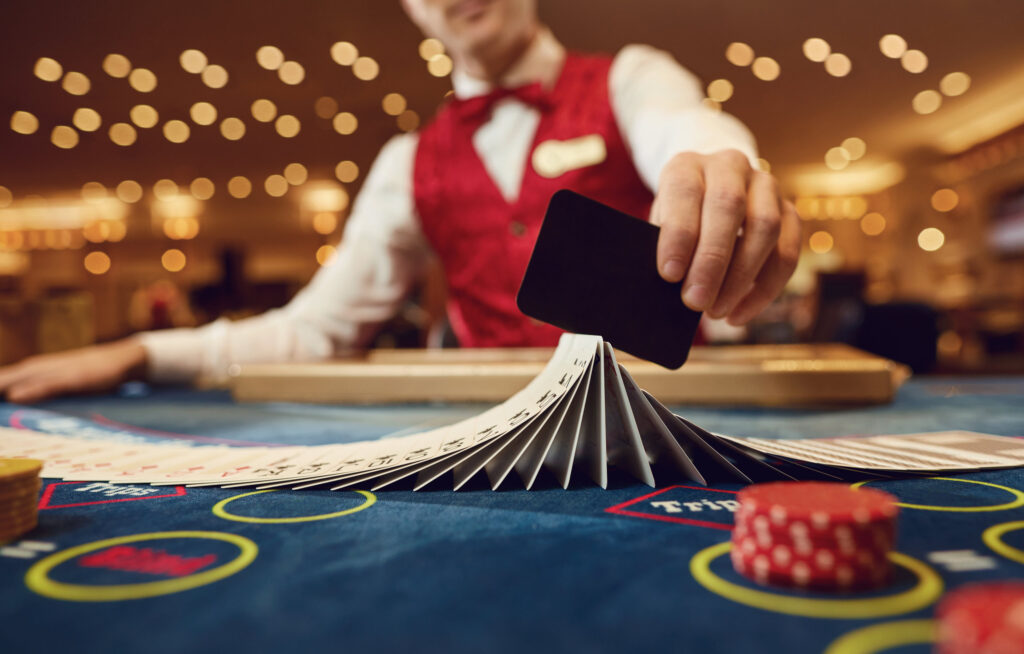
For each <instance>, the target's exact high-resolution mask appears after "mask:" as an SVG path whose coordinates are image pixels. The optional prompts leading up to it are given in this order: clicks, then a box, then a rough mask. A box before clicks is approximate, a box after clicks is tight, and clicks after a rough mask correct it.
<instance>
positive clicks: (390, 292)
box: [140, 134, 427, 382]
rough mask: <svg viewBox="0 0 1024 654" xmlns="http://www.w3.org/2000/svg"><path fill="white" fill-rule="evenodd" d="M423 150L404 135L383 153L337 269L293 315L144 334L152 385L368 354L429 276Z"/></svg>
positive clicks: (310, 288)
mask: <svg viewBox="0 0 1024 654" xmlns="http://www.w3.org/2000/svg"><path fill="white" fill-rule="evenodd" d="M416 144H417V137H416V135H414V134H404V135H401V136H396V137H394V138H392V139H391V140H390V141H389V142H388V143H387V144H386V145H385V146H384V147H383V148H382V149H381V151H380V154H379V155H378V156H377V159H376V161H375V162H374V164H373V166H372V167H371V169H370V172H369V174H368V175H367V178H366V182H365V183H364V185H363V188H362V190H361V191H360V193H359V196H358V198H356V202H355V204H354V206H353V207H352V212H351V214H350V216H349V219H348V223H347V225H346V226H345V230H344V235H343V237H342V239H341V243H340V244H339V245H338V251H337V254H336V257H335V259H334V261H333V262H332V263H330V264H329V265H327V266H324V267H322V268H321V269H320V270H319V271H317V273H316V275H314V276H313V279H312V281H310V283H309V284H308V285H307V286H306V288H304V289H303V290H302V291H301V292H300V293H299V294H298V295H297V296H295V298H294V299H292V301H291V302H289V303H288V305H286V306H285V307H283V308H281V309H275V310H273V311H268V312H267V313H265V314H262V315H259V316H254V317H252V318H247V319H244V320H239V321H236V322H231V321H228V320H223V319H222V320H217V321H215V322H213V323H210V324H209V325H205V326H203V327H199V328H197V329H171V330H164V331H155V332H146V333H143V334H141V335H140V337H141V340H142V343H143V345H144V346H145V348H146V351H147V355H148V360H149V364H148V367H149V370H148V372H149V377H150V378H151V379H153V380H155V381H179V382H180V381H190V380H193V379H195V378H197V377H203V378H209V379H213V380H222V379H224V378H225V377H226V376H227V374H228V371H229V369H230V368H231V366H232V365H233V364H241V363H257V362H263V363H268V362H281V361H310V360H317V359H324V358H327V357H330V356H331V355H333V354H335V353H338V352H341V351H344V350H345V349H348V348H351V347H354V346H360V345H363V344H365V342H366V341H367V340H368V339H369V338H371V337H372V335H373V333H374V331H375V329H376V327H377V325H379V324H380V323H381V322H384V321H385V320H387V319H388V318H390V317H391V316H393V315H394V313H395V312H396V311H397V309H398V308H399V306H400V304H401V302H402V301H403V300H404V298H405V296H406V294H407V292H408V291H409V289H410V287H411V286H412V285H413V283H414V281H415V280H416V278H417V277H419V276H420V275H421V273H422V271H423V265H424V261H425V255H426V253H427V246H426V243H425V240H424V239H423V236H422V232H421V231H420V226H419V220H418V219H417V218H416V215H415V208H414V202H413V196H412V169H413V159H414V157H415V152H416Z"/></svg>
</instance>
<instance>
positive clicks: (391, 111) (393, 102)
mask: <svg viewBox="0 0 1024 654" xmlns="http://www.w3.org/2000/svg"><path fill="white" fill-rule="evenodd" d="M381 107H382V108H383V109H384V113H386V114H387V115H389V116H398V115H400V114H401V113H402V112H403V111H405V108H406V101H405V96H404V95H402V94H401V93H388V94H387V95H385V96H384V99H383V100H381Z"/></svg>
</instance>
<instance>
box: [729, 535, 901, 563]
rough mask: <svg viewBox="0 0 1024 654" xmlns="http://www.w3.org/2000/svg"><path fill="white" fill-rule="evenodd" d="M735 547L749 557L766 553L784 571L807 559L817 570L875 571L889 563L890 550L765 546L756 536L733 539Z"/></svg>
mask: <svg viewBox="0 0 1024 654" xmlns="http://www.w3.org/2000/svg"><path fill="white" fill-rule="evenodd" d="M732 545H733V548H736V549H739V550H740V551H742V552H743V553H744V555H746V556H750V557H754V556H758V555H764V556H767V557H768V558H769V559H770V560H771V561H772V563H773V564H774V565H775V566H777V567H779V568H780V569H781V570H783V571H785V568H786V567H787V566H790V565H792V564H793V563H796V562H800V561H802V562H804V563H806V564H808V565H810V566H811V567H812V569H814V570H821V571H823V572H828V571H830V570H832V569H833V568H835V567H836V566H842V565H846V566H850V567H855V568H864V569H865V570H872V569H874V568H876V567H887V566H888V565H889V556H888V555H889V551H890V550H889V549H888V548H877V547H861V548H853V549H846V548H841V547H834V546H824V547H821V546H814V545H811V544H808V543H802V542H798V543H795V544H794V543H776V544H774V545H771V546H769V547H764V546H763V545H762V544H761V543H759V542H758V541H757V539H755V538H750V537H747V538H733V539H732Z"/></svg>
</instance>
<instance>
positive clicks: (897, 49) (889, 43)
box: [878, 34, 907, 59]
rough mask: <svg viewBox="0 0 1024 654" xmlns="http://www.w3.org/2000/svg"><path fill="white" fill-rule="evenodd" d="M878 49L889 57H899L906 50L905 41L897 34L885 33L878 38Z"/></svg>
mask: <svg viewBox="0 0 1024 654" xmlns="http://www.w3.org/2000/svg"><path fill="white" fill-rule="evenodd" d="M878 49H879V50H881V51H882V54H884V55H885V56H886V57H889V58H890V59H899V58H900V57H902V56H903V53H904V52H906V51H907V41H906V39H904V38H903V37H902V36H900V35H898V34H886V35H885V36H883V37H882V38H881V39H879V41H878Z"/></svg>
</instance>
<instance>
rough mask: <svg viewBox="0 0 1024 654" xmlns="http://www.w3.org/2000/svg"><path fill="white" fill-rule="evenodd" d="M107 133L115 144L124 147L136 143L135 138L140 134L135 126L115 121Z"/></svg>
mask: <svg viewBox="0 0 1024 654" xmlns="http://www.w3.org/2000/svg"><path fill="white" fill-rule="evenodd" d="M107 134H108V135H109V136H110V140H111V141H113V142H114V144H115V145H120V146H122V147H127V146H129V145H131V144H132V143H135V139H137V138H138V136H139V135H138V132H136V131H135V128H134V127H132V126H131V125H129V124H128V123H114V124H113V125H111V126H110V130H109V131H108V132H107Z"/></svg>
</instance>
